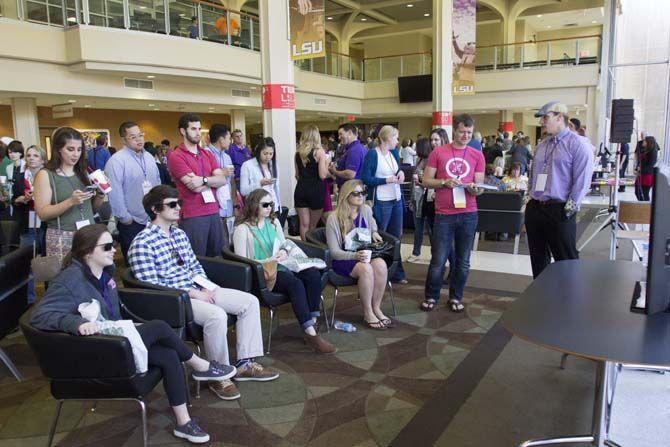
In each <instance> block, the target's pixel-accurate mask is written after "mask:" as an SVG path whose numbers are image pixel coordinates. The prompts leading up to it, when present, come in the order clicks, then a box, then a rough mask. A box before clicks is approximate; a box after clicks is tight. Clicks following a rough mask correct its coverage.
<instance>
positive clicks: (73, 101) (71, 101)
mask: <svg viewBox="0 0 670 447" xmlns="http://www.w3.org/2000/svg"><path fill="white" fill-rule="evenodd" d="M67 102H69V103H70V104H74V103H75V102H77V100H76V99H68V100H67Z"/></svg>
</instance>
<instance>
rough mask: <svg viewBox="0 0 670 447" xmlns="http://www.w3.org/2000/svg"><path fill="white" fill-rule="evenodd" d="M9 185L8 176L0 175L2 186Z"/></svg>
mask: <svg viewBox="0 0 670 447" xmlns="http://www.w3.org/2000/svg"><path fill="white" fill-rule="evenodd" d="M5 184H7V176H6V175H0V185H5Z"/></svg>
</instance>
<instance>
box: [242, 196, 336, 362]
mask: <svg viewBox="0 0 670 447" xmlns="http://www.w3.org/2000/svg"><path fill="white" fill-rule="evenodd" d="M273 209H274V203H273V201H272V196H271V195H270V194H269V193H268V192H267V191H266V190H265V189H260V188H259V189H256V190H254V191H252V192H251V193H250V194H249V195H248V196H247V197H246V199H245V201H244V217H243V220H242V223H241V224H240V225H238V226H236V227H235V231H234V233H233V244H234V248H235V253H236V254H237V255H240V256H244V257H245V258H248V259H253V260H255V261H258V262H260V263H263V264H265V263H274V262H281V261H282V260H283V259H285V258H286V256H287V253H286V251H285V250H280V249H279V247H280V246H281V245H282V243H283V242H284V241H285V240H286V238H285V237H284V231H283V230H282V227H281V225H280V224H279V220H278V219H276V218H275V216H274V212H273ZM272 291H273V292H275V293H281V294H284V295H286V296H288V297H289V299H290V300H291V305H292V306H293V312H294V313H295V316H296V318H297V319H298V323H300V326H301V327H302V329H303V331H304V339H305V342H306V343H308V344H309V345H310V347H311V348H312V349H314V351H316V352H317V353H320V354H332V353H335V352H336V351H337V348H336V347H335V346H333V345H331V344H330V343H328V342H327V341H326V340H324V339H323V338H321V336H319V334H318V333H317V332H316V321H317V318H318V317H319V315H320V312H319V307H320V305H321V274H320V273H319V271H318V270H317V269H315V268H308V269H306V270H303V271H301V272H299V273H293V272H291V271H289V270H288V269H286V268H284V267H283V266H281V265H280V264H279V265H278V268H277V280H276V282H275V284H274V286H273V287H272Z"/></svg>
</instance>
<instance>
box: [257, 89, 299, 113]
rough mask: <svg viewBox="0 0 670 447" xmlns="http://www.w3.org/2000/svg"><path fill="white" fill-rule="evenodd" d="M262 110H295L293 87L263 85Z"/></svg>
mask: <svg viewBox="0 0 670 447" xmlns="http://www.w3.org/2000/svg"><path fill="white" fill-rule="evenodd" d="M263 109H264V110H268V109H295V85H293V84H265V85H264V86H263Z"/></svg>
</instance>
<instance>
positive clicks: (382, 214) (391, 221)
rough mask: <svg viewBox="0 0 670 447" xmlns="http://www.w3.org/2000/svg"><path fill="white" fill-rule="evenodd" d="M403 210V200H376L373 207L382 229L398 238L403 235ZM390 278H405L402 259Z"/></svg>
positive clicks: (373, 212) (399, 279)
mask: <svg viewBox="0 0 670 447" xmlns="http://www.w3.org/2000/svg"><path fill="white" fill-rule="evenodd" d="M402 212H403V203H402V200H384V201H380V200H375V204H374V206H373V207H372V215H373V216H374V218H375V221H377V227H379V229H380V230H381V231H385V232H387V233H388V234H390V235H391V236H395V237H397V238H398V239H400V237H401V236H402ZM389 279H390V280H391V281H392V282H398V281H402V280H403V279H405V270H403V268H402V262H401V261H400V260H398V268H397V269H396V271H395V273H394V274H393V277H392V278H389Z"/></svg>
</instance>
